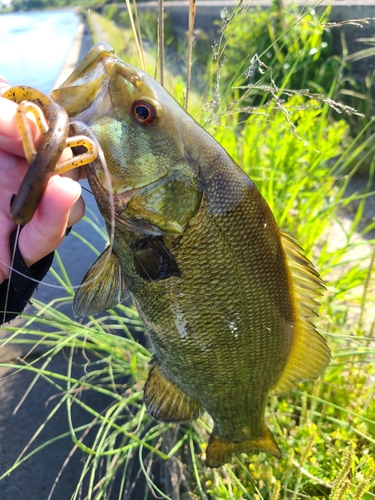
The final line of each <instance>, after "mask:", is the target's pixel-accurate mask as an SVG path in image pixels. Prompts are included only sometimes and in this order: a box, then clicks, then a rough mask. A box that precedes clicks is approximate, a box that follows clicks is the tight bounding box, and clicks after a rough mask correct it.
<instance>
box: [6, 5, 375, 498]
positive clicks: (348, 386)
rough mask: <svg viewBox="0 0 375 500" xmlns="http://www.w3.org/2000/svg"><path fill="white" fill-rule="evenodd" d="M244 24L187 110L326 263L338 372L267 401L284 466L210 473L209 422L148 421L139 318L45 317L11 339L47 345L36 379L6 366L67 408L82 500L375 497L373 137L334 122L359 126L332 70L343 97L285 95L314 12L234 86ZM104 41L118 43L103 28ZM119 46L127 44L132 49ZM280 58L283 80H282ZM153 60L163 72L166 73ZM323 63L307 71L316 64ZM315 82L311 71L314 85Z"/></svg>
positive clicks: (117, 313)
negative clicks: (60, 369)
mask: <svg viewBox="0 0 375 500" xmlns="http://www.w3.org/2000/svg"><path fill="white" fill-rule="evenodd" d="M198 14H199V11H198ZM297 14H298V13H297ZM244 15H245V12H243V11H242V10H240V11H239V12H236V13H235V15H234V16H233V18H232V20H231V22H230V23H228V22H227V21H225V22H224V25H223V31H222V37H221V39H220V42H219V43H218V44H217V45H215V47H214V50H213V55H214V60H213V61H212V64H211V65H210V67H211V71H212V74H209V75H207V81H209V82H211V86H210V87H209V88H208V89H207V93H206V96H205V102H201V103H200V102H199V99H198V98H197V96H195V97H194V96H193V95H192V96H191V98H190V99H189V110H190V112H191V113H192V114H193V115H194V116H195V117H196V118H197V119H198V120H199V121H200V122H201V123H202V124H204V125H205V126H206V128H207V129H208V130H209V132H210V133H212V135H214V136H215V138H216V139H217V140H218V141H219V142H220V143H221V144H222V145H223V146H224V147H225V149H227V151H228V152H229V153H230V154H231V155H232V156H233V158H234V159H235V160H236V161H238V162H239V164H240V165H241V166H242V167H243V168H244V169H245V171H246V172H247V173H248V174H249V175H250V176H251V178H252V179H253V180H254V181H255V182H256V184H257V186H258V188H259V189H260V191H261V193H262V194H263V196H264V197H265V198H266V199H267V201H268V203H269V204H270V206H271V208H272V210H273V212H274V214H275V217H276V219H277V220H278V222H279V225H280V226H281V227H282V228H283V229H285V230H287V231H288V232H290V233H291V234H293V235H294V236H296V237H297V239H298V241H299V242H300V244H301V245H302V246H303V247H304V248H305V249H306V251H307V253H308V255H309V256H310V257H311V258H312V259H313V260H314V261H315V262H316V265H317V268H318V269H319V271H320V272H321V274H322V276H323V277H324V279H325V280H326V282H327V293H326V295H325V296H323V297H322V298H321V302H322V306H321V309H320V317H319V318H317V320H316V324H317V327H318V328H319V330H320V331H321V333H322V334H323V335H324V336H325V337H326V339H327V341H328V343H329V345H330V347H331V349H332V362H331V364H330V366H329V367H328V368H327V370H326V372H325V374H324V375H323V376H322V377H321V378H320V379H319V380H317V381H313V382H311V381H310V382H305V383H301V384H299V386H298V387H297V388H296V389H295V390H294V391H292V392H290V393H288V394H285V395H284V396H281V397H271V398H270V401H269V406H268V410H267V411H268V421H269V422H270V424H271V426H272V430H273V432H274V434H275V436H276V439H277V441H278V443H279V444H280V447H281V450H282V451H283V458H282V459H281V460H275V459H273V458H270V457H268V456H265V455H263V454H259V455H252V456H249V457H248V456H245V455H243V456H241V457H240V458H236V459H234V460H233V463H232V464H228V465H225V466H223V467H220V468H219V469H209V468H207V467H205V463H204V453H205V447H206V443H207V439H208V435H209V433H210V431H211V429H212V422H211V420H210V418H209V417H208V416H207V415H204V416H203V417H202V418H200V419H198V420H197V421H196V422H194V423H192V424H191V425H187V426H172V425H167V424H158V423H156V422H155V421H154V420H153V419H152V418H151V417H149V416H148V415H147V413H146V411H145V408H144V405H143V401H142V387H143V384H144V382H145V379H146V376H147V371H148V368H147V364H148V361H149V359H150V354H149V350H148V349H146V347H144V346H143V345H142V344H141V343H139V342H138V341H137V339H139V336H140V335H142V326H141V323H140V321H139V319H138V317H137V315H136V313H135V310H134V309H133V308H132V307H131V306H124V305H120V306H118V307H117V308H116V309H115V310H111V311H108V313H107V314H106V315H104V316H103V317H100V318H88V319H87V320H86V322H82V323H80V322H76V321H73V320H71V319H70V318H68V317H67V316H65V315H64V314H62V313H61V312H60V311H59V310H58V309H57V308H56V307H55V304H54V303H53V304H42V303H40V302H36V303H35V307H36V312H35V314H33V315H31V316H26V317H25V325H24V326H22V327H21V328H20V327H16V326H6V329H7V330H8V332H9V334H10V337H9V339H8V340H7V342H18V341H19V340H18V338H19V335H20V334H21V333H25V332H27V333H28V334H29V337H28V338H29V342H30V344H31V345H34V344H35V343H41V344H43V345H45V346H46V347H47V348H48V350H47V351H46V352H45V354H43V355H42V363H43V364H42V366H41V367H40V365H38V366H36V365H35V363H34V362H29V361H27V360H25V361H24V363H23V364H22V365H19V364H13V365H12V364H3V365H1V366H6V367H8V368H13V369H14V370H18V369H24V370H29V371H31V372H34V373H35V376H36V377H44V378H45V379H46V380H48V381H49V382H50V383H51V384H53V385H54V387H55V388H56V392H57V393H59V394H60V395H61V396H60V402H59V405H58V406H59V407H61V406H65V407H66V412H67V419H68V422H69V435H70V436H71V439H72V450H75V449H81V450H83V451H84V452H85V454H86V460H85V462H84V464H83V465H82V472H81V482H80V484H77V486H76V488H75V491H74V493H73V496H72V498H74V499H78V498H81V496H80V495H81V487H82V484H84V485H85V492H84V498H87V499H94V498H95V499H100V498H103V499H104V498H111V499H113V498H118V499H120V498H138V497H136V496H134V495H135V488H136V483H137V480H140V478H144V479H145V481H144V482H143V483H142V484H143V485H144V486H143V487H144V492H142V495H143V496H142V497H141V496H139V498H147V497H148V495H149V494H150V495H152V494H153V495H156V496H158V497H161V498H172V499H179V498H191V499H193V498H201V499H211V498H212V499H228V500H232V499H243V498H246V499H273V500H277V499H281V498H288V499H303V498H330V499H332V500H337V499H344V498H348V499H360V498H364V499H370V498H373V497H374V496H375V484H374V482H375V481H374V477H375V447H374V444H375V437H374V430H375V420H374V414H375V403H374V398H373V392H374V372H375V368H374V366H375V365H374V364H373V359H374V354H375V349H374V343H373V334H374V328H375V327H374V325H375V320H374V317H375V315H374V313H375V301H374V299H375V287H374V282H373V278H374V256H375V251H374V249H373V248H374V247H373V244H374V228H375V223H374V221H373V220H369V221H368V222H366V221H365V222H364V219H363V215H364V212H365V209H366V201H367V199H368V197H369V196H370V195H371V194H374V193H371V189H372V188H371V185H372V180H373V175H374V168H375V167H374V162H373V156H374V155H373V153H374V150H373V148H374V146H373V143H374V140H373V139H374V127H373V122H372V121H371V120H370V121H364V123H363V126H362V130H361V131H360V132H359V133H358V135H357V136H356V137H355V138H353V137H352V135H351V134H352V132H351V130H350V128H349V125H350V124H349V123H348V120H344V119H342V116H343V115H341V117H339V119H338V118H337V110H339V111H340V112H342V113H352V112H353V111H352V110H351V109H349V108H345V107H344V106H341V105H339V104H337V103H335V102H334V101H333V98H334V97H335V90H336V88H337V87H336V85H340V81H339V78H340V77H341V75H342V73H341V66H340V63H339V62H338V61H335V65H334V67H330V69H329V71H332V73H330V74H331V76H332V79H331V82H333V85H331V87H330V88H329V89H328V92H327V95H324V94H316V93H315V94H312V93H311V92H310V91H309V92H306V91H298V88H297V89H296V88H294V89H292V88H291V87H290V86H289V84H290V81H291V76H292V75H291V73H290V70H288V68H286V66H285V57H288V58H289V59H288V60H289V61H291V62H293V64H294V63H296V61H294V60H293V55H295V54H294V53H293V51H291V50H289V48H288V51H287V52H288V53H287V54H285V48H286V47H287V46H288V47H289V44H290V43H291V41H293V43H294V44H296V43H297V41H298V40H301V30H302V32H303V36H304V37H306V36H308V32H307V31H306V30H307V28H308V25H303V26H302V28H301V23H303V22H304V20H305V21H306V17H307V16H310V17H311V16H313V13H312V12H308V11H304V13H303V15H300V14H298V15H297V17H294V18H293V19H294V21H293V20H289V24H290V26H289V27H286V26H285V25H284V26H279V25H278V26H277V29H278V30H281V31H280V34H279V35H278V36H276V35H275V34H274V33H273V34H272V33H271V35H272V37H271V39H270V40H267V43H270V46H271V48H273V50H274V54H275V56H274V57H275V58H276V59H275V60H272V61H271V62H270V61H267V65H266V64H265V62H264V61H262V54H261V53H260V52H259V53H258V54H257V56H256V54H255V51H256V49H255V51H254V53H249V54H248V60H249V61H253V67H252V68H250V69H251V71H250V72H247V73H246V71H245V70H247V69H249V65H248V67H247V68H242V69H241V71H239V72H238V74H236V77H235V78H232V79H230V81H229V80H228V78H227V76H225V68H226V66H225V65H226V64H227V63H226V62H224V54H225V53H226V52H225V50H228V53H229V54H230V53H231V50H232V49H231V47H230V42H229V41H228V40H232V39H235V38H236V37H239V38H241V37H244V30H243V26H246V22H247V21H246V19H248V18H246V17H243V18H242V17H241V16H244ZM290 15H291V14H290ZM90 22H91V23H94V24H98V23H100V24H101V26H103V23H106V22H107V21H105V20H103V19H102V18H100V17H99V16H97V15H93V16H92V18H91V21H90ZM257 22H259V20H258V21H257ZM308 22H309V23H310V24H311V23H313V29H314V33H315V31H316V33H315V34H316V36H317V37H318V38H319V37H321V36H322V33H323V31H324V29H325V28H324V25H322V24H321V22H320V20H319V19H318V20H317V19H316V18H311V19H309V20H308ZM323 22H326V19H324V20H323ZM135 24H136V23H135ZM104 26H105V31H106V32H108V25H104ZM237 26H238V27H239V32H238V33H236V28H237ZM269 29H271V28H269ZM110 30H111V33H110V38H109V40H108V41H109V42H110V43H112V44H113V45H116V43H117V42H116V37H117V36H118V32H117V28H116V27H115V26H113V24H111V27H110ZM294 30H297V31H294ZM298 30H299V31H298ZM135 32H136V33H137V30H136V28H135ZM121 33H122V32H121ZM317 33H318V34H317ZM121 36H126V37H128V38H127V39H129V37H130V36H131V35H130V34H129V32H127V34H126V35H122V34H121ZM136 36H138V35H136ZM111 37H112V39H111ZM319 39H320V40H322V39H321V38H319ZM114 40H115V42H116V43H114ZM303 40H305V38H302V41H303ZM298 43H299V42H298ZM298 43H297V47H298ZM127 45H128V44H127ZM321 45H323V42H322V41H321ZM266 48H267V47H266ZM323 49H325V47H323V48H322V51H321V52H322V53H323V52H324V50H323ZM297 52H298V65H301V66H300V67H301V68H302V63H303V60H302V59H300V54H299V51H297ZM310 52H311V51H310ZM315 54H316V53H314V54H312V56H315ZM323 56H324V54H322V57H323ZM129 57H130V55H129V54H127V55H126V58H127V59H128V58H129ZM228 57H229V56H228ZM280 58H281V61H282V64H283V65H282V67H283V68H284V70H283V71H279V72H278V71H276V70H275V69H274V67H275V65H276V62H277V61H276V60H277V59H280ZM145 59H146V66H147V64H149V66H148V70H149V71H150V72H153V70H154V69H155V68H156V67H157V64H156V60H155V59H154V60H151V61H150V59H148V57H146V58H145ZM316 60H317V59H316V58H315V57H312V60H311V61H310V62H311V63H312V64H314V63H315V62H316ZM255 63H256V64H255ZM271 63H272V64H271ZM228 65H230V60H228ZM271 66H272V73H271ZM327 66H328V63H327ZM150 68H151V69H150ZM294 68H296V66H294ZM285 70H286V72H285ZM310 70H311V68H310V69H309V68H307V69H306V68H305V69H304V71H305V74H310V73H308V72H309V71H310ZM164 71H165V70H164ZM327 71H328V69H327ZM306 72H307V73H306ZM228 73H229V74H230V71H228ZM246 75H247V77H246ZM249 75H251V79H250V81H249V78H248V76H249ZM315 77H316V74H315V73H314V78H315ZM222 78H223V79H222ZM308 78H310V76H309V77H308ZM298 81H299V80H298V79H297V80H295V83H298ZM306 82H307V80H306ZM315 82H316V89H315V90H318V91H319V92H320V91H321V90H322V88H321V87H319V80H318V78H317V77H316V80H315ZM165 85H166V86H167V87H168V89H169V90H170V91H171V93H172V94H174V95H175V96H177V99H178V100H179V101H180V102H181V103H182V104H183V103H184V89H183V87H182V85H181V80H180V79H177V80H174V79H173V78H172V77H171V76H170V75H169V74H168V72H166V74H165ZM300 88H304V87H302V86H301V87H300ZM366 161H367V164H368V165H370V167H369V173H368V182H367V184H366V186H365V188H364V191H363V192H361V193H354V194H351V195H347V194H346V193H347V189H348V185H349V183H350V181H351V179H352V177H353V176H354V175H355V174H356V172H357V171H358V169H360V168H361V165H362V164H363V163H364V162H366ZM370 219H371V218H370ZM55 278H56V282H57V283H59V284H62V285H63V286H64V288H65V290H66V294H65V296H64V297H62V299H61V300H62V301H71V300H72V297H73V294H74V292H73V289H72V287H71V284H70V279H69V276H68V272H67V271H66V270H65V268H64V265H63V263H61V266H60V270H59V271H58V272H56V273H55ZM47 327H48V329H47ZM45 329H46V330H48V332H47V333H46V332H44V330H45ZM62 350H65V352H66V353H67V371H66V374H64V375H61V374H58V373H54V372H53V371H50V370H49V369H48V366H49V363H50V360H51V359H52V357H53V356H56V354H57V353H59V352H61V351H62ZM76 350H80V351H81V352H83V353H84V356H85V357H84V361H83V362H82V365H83V366H84V368H85V370H84V373H83V375H81V376H80V377H78V378H77V377H75V376H74V375H73V366H74V364H75V363H76V361H75V358H74V353H75V351H76ZM86 390H90V391H96V392H97V393H98V394H102V395H105V396H106V397H108V401H109V402H108V406H107V407H106V409H105V410H103V412H98V411H96V410H94V409H93V408H91V407H90V406H88V405H87V404H86V403H85V402H84V401H83V400H82V399H81V397H80V394H81V393H82V391H86ZM24 404H27V402H25V403H24ZM74 406H79V407H80V408H81V410H82V411H83V412H84V413H85V414H86V416H87V423H86V424H84V425H83V426H82V425H81V426H77V425H76V424H75V422H74V418H73V417H72V407H74ZM40 431H41V429H38V430H36V434H38V433H39V432H40ZM63 437H64V436H63V435H61V436H60V438H61V439H62V438H63ZM58 439H59V438H56V440H58ZM48 444H51V445H52V444H55V442H54V443H52V442H50V443H46V445H48ZM42 448H43V447H41V449H36V450H32V451H30V450H28V449H25V451H24V452H23V454H22V455H21V456H20V457H19V459H18V460H17V462H16V463H15V464H14V466H13V467H12V468H11V469H10V470H9V471H7V472H6V473H5V474H8V473H11V472H12V471H13V470H14V469H15V468H16V467H19V466H22V465H23V463H24V462H25V461H26V460H27V459H28V458H29V457H30V456H31V455H32V454H34V453H37V452H38V453H43V449H42ZM5 474H4V475H3V476H2V477H0V480H1V479H2V478H4V477H5ZM114 478H116V482H115V484H114V483H113V481H114ZM0 487H1V483H0ZM51 493H53V492H51ZM137 495H139V493H137ZM150 497H151V496H150Z"/></svg>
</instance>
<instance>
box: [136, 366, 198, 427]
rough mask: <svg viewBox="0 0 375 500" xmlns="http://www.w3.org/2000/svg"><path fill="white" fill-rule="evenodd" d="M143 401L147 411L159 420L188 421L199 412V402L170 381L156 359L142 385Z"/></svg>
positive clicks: (196, 416) (193, 418) (194, 417)
mask: <svg viewBox="0 0 375 500" xmlns="http://www.w3.org/2000/svg"><path fill="white" fill-rule="evenodd" d="M144 401H145V404H146V407H147V410H148V411H149V413H150V414H151V415H152V416H153V417H154V418H155V419H156V420H159V421H161V422H189V421H190V420H195V419H197V418H198V417H199V415H200V413H201V406H200V403H199V402H198V401H196V400H195V399H194V398H192V397H191V396H189V395H188V394H186V393H185V392H184V391H183V390H182V389H180V388H179V387H178V386H177V385H176V384H174V383H173V382H171V381H170V380H169V379H168V378H167V377H166V376H165V375H164V374H163V373H162V371H161V369H160V366H159V364H158V362H157V361H154V364H153V366H152V368H151V370H150V373H149V375H148V379H147V381H146V384H145V387H144Z"/></svg>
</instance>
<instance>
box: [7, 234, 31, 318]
mask: <svg viewBox="0 0 375 500" xmlns="http://www.w3.org/2000/svg"><path fill="white" fill-rule="evenodd" d="M20 231H21V226H17V229H16V238H15V242H16V243H15V245H14V247H13V251H12V257H11V265H10V266H9V265H8V264H6V263H5V262H3V261H1V262H2V264H4V265H5V266H6V267H7V268H8V269H9V271H10V272H9V278H8V283H7V291H6V296H5V306H4V311H3V320H2V322H1V324H2V325H3V324H4V323H5V319H6V315H7V312H9V311H8V299H9V292H10V283H11V277H12V273H13V272H16V273H17V272H18V271H16V270H15V269H13V264H14V259H15V256H16V248H17V242H18V238H19V235H20ZM19 274H22V276H24V274H23V273H19ZM26 278H27V276H26Z"/></svg>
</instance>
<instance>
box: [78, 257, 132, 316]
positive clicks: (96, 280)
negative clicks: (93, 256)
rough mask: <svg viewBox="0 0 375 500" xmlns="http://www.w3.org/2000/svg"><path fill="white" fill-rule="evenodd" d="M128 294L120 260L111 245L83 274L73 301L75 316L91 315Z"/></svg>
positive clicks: (115, 303) (117, 302)
mask: <svg viewBox="0 0 375 500" xmlns="http://www.w3.org/2000/svg"><path fill="white" fill-rule="evenodd" d="M127 296H128V292H127V289H126V284H125V277H124V274H123V272H122V269H121V265H120V262H119V260H118V258H117V256H116V254H114V253H113V252H111V247H108V248H106V249H105V250H104V252H103V253H102V254H101V255H100V256H99V257H98V259H97V260H96V261H95V262H94V264H93V265H92V266H91V267H90V269H89V270H88V271H87V273H86V274H85V276H84V278H83V280H82V283H81V287H80V288H79V289H78V291H77V293H76V295H75V297H74V302H73V313H74V316H75V317H79V316H91V315H93V314H99V313H101V312H102V311H105V310H107V309H110V308H111V307H115V306H117V304H119V303H120V302H122V301H123V300H124V299H126V297H127Z"/></svg>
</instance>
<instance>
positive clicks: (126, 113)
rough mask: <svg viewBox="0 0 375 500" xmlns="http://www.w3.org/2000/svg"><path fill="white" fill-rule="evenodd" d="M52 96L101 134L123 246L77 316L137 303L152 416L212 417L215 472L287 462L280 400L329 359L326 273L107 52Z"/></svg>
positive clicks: (93, 178) (232, 168)
mask: <svg viewBox="0 0 375 500" xmlns="http://www.w3.org/2000/svg"><path fill="white" fill-rule="evenodd" d="M51 97H52V99H53V100H54V102H56V103H57V104H58V105H60V106H61V107H63V108H64V109H65V110H66V112H67V113H68V115H69V117H70V119H71V121H74V122H75V123H80V122H83V123H84V124H85V125H86V126H87V127H88V128H89V130H90V132H91V133H92V134H93V135H94V136H95V137H96V139H97V141H98V142H99V144H100V146H101V148H102V151H103V154H104V157H105V162H106V167H105V165H104V164H103V161H102V160H101V159H100V158H99V157H98V158H97V159H96V160H95V161H94V162H92V163H90V164H88V165H87V166H86V171H87V177H88V181H89V184H90V186H91V190H92V192H93V194H94V196H95V198H96V200H97V203H98V206H99V209H100V211H101V213H102V215H103V217H104V219H105V223H106V225H107V228H108V231H109V232H111V231H113V244H112V245H110V246H108V247H107V248H106V249H105V250H104V252H103V253H102V254H101V255H100V256H99V258H98V259H97V260H96V261H95V262H94V264H93V265H92V266H91V268H90V269H89V270H88V272H87V273H86V275H85V277H84V279H83V281H82V286H81V288H80V289H79V290H78V292H77V293H76V296H75V299H74V304H73V310H74V314H75V315H76V316H77V317H80V316H87V315H94V314H97V313H100V312H101V311H103V310H106V309H108V308H111V307H114V306H116V305H117V304H118V303H119V302H121V301H122V300H124V299H125V298H126V297H127V296H128V295H129V294H130V296H131V297H132V299H133V301H134V304H135V307H136V309H137V310H138V313H139V315H140V318H141V319H142V321H143V323H144V325H145V328H146V331H147V333H148V335H149V338H150V340H151V343H152V349H153V355H152V359H151V362H150V370H149V374H148V378H147V380H146V382H145V386H144V401H145V404H146V407H147V410H148V412H149V413H150V414H151V415H152V416H153V417H154V418H155V419H156V420H158V421H160V422H176V423H178V422H190V421H193V420H195V419H197V418H198V417H199V416H200V415H202V413H203V412H205V411H206V412H208V414H209V415H210V416H211V417H212V419H213V430H212V433H211V435H210V437H209V441H208V445H207V448H206V464H207V465H208V466H209V467H219V466H221V465H223V464H225V463H229V462H231V460H232V457H233V456H238V455H240V454H241V453H245V454H251V453H259V452H265V453H268V454H270V455H273V456H275V457H277V458H280V457H281V450H280V448H279V446H278V444H277V442H276V440H275V437H274V436H273V434H272V432H271V430H270V429H269V427H268V426H267V422H266V418H265V409H266V404H267V400H268V397H269V396H270V395H271V394H279V393H282V392H285V391H288V390H290V389H292V388H293V387H294V386H295V385H296V383H298V382H299V381H300V380H304V379H314V378H317V377H318V376H319V375H320V374H321V373H322V371H323V370H324V368H325V367H326V366H327V365H328V363H329V360H330V350H329V347H328V345H327V343H326V341H325V340H324V339H323V337H322V336H321V335H320V334H319V333H318V332H317V331H316V329H315V326H314V324H313V322H312V318H313V317H314V316H316V310H317V307H318V305H319V304H318V298H319V295H320V294H321V293H322V292H323V289H324V283H323V281H322V279H321V278H320V276H319V274H318V272H317V271H316V270H315V268H314V266H313V265H312V263H311V262H310V261H309V260H308V259H307V258H306V256H305V255H304V252H303V250H302V249H301V248H300V247H299V246H298V244H297V242H296V241H295V239H294V238H293V237H292V236H290V235H288V234H287V233H285V232H283V231H282V230H280V229H279V227H278V225H277V223H276V221H275V218H274V216H273V214H272V212H271V209H270V208H269V206H268V204H267V203H266V201H265V199H264V198H263V197H262V195H261V194H260V192H259V190H258V189H257V187H256V186H255V184H254V182H253V181H252V180H251V179H250V178H249V177H248V176H247V175H246V174H245V173H244V171H243V170H242V168H240V166H238V165H237V163H236V162H235V161H234V160H233V159H232V158H231V156H230V155H229V154H228V153H227V152H226V151H225V150H224V149H223V148H222V146H221V145H220V144H219V143H218V142H216V140H215V139H214V138H213V137H212V136H211V135H210V134H209V133H208V132H206V131H205V130H204V129H203V128H202V127H201V126H200V125H199V124H198V123H197V122H196V121H195V120H194V119H193V118H192V117H191V116H190V115H189V114H188V113H187V112H186V111H185V110H184V109H183V108H182V107H181V106H180V105H179V104H178V103H177V102H176V101H175V100H174V98H173V97H172V96H171V95H170V94H169V93H168V92H167V91H166V90H165V89H164V88H163V87H162V86H161V85H160V84H159V83H158V82H157V81H156V80H154V79H153V78H152V77H151V76H150V75H148V74H147V73H145V72H143V71H141V70H139V69H136V68H135V67H133V66H131V65H129V64H127V63H126V62H123V61H122V60H121V59H120V58H119V57H117V56H116V54H115V53H114V51H113V49H112V48H111V47H110V46H109V45H108V44H105V43H99V44H97V45H95V46H94V47H93V48H92V49H91V51H90V52H89V53H88V55H87V56H86V57H85V59H84V60H83V61H82V62H81V63H80V64H79V65H78V66H77V68H76V69H75V70H74V72H73V73H72V75H71V76H70V77H69V78H68V80H67V81H66V82H65V83H64V84H63V85H62V86H61V87H60V88H58V89H56V90H55V91H53V92H52V94H51ZM81 132H82V131H81ZM82 133H84V131H83V132H82ZM106 172H107V173H106ZM112 210H114V211H113V212H112ZM112 222H114V228H113V227H112Z"/></svg>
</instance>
